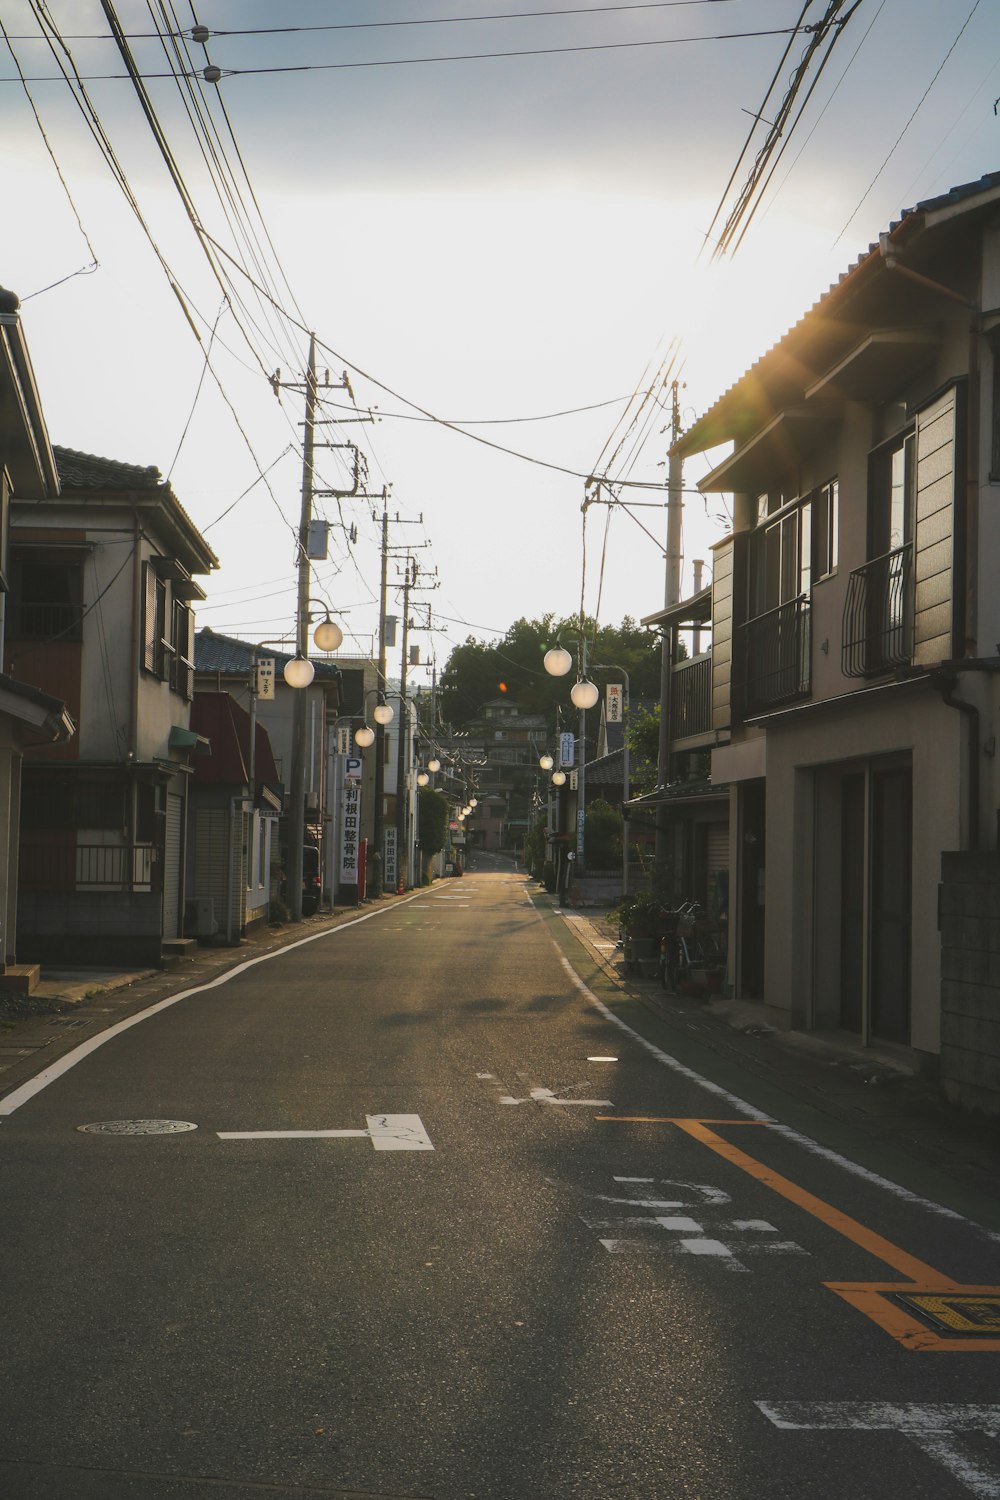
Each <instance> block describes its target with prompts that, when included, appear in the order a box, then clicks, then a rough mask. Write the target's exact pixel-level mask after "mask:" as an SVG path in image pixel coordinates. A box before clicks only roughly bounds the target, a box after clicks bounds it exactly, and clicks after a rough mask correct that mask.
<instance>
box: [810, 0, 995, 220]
mask: <svg viewBox="0 0 1000 1500" xmlns="http://www.w3.org/2000/svg"><path fill="white" fill-rule="evenodd" d="M980 4H981V0H976V3H975V4H974V5H973V7H972V9H971V10H970V11H969V14H968V15H967V16H966V18H965V20H964V21H963V22H962V25H961V26H960V27H959V31H958V35H957V36H956V38H955V40H954V41H953V42H952V44H951V46H950V47H949V48H948V50H947V52H946V53H945V55H944V57H943V58H942V59H941V63H940V65H939V67H938V69H937V72H936V73H935V74H934V77H933V78H932V79H931V81H930V83H929V84H928V85H927V87H926V88H925V89H924V91H923V93H922V94H921V96H920V98H919V99H918V100H917V104H916V108H915V109H914V111H913V113H912V114H911V116H910V118H909V119H908V120H907V122H906V124H905V125H904V126H903V128H902V130H901V131H900V132H899V134H898V135H897V137H896V139H895V140H894V141H893V143H892V146H891V148H890V150H889V152H888V154H887V155H886V157H885V159H884V160H883V162H882V165H881V166H880V167H879V169H878V171H877V172H876V173H875V176H874V177H873V178H872V180H871V182H870V183H869V184H868V186H867V187H866V188H865V190H864V192H863V193H862V195H861V197H860V199H859V200H858V203H857V206H856V208H855V209H854V212H853V213H852V214H851V216H850V218H849V219H848V221H847V223H846V224H845V225H844V227H843V229H842V230H841V231H840V233H839V234H838V235H837V238H836V239H835V240H834V242H833V243H834V245H839V244H840V242H841V240H842V239H843V238H844V235H845V234H846V233H847V231H848V229H849V228H850V226H851V224H852V223H853V222H854V220H855V218H856V217H857V215H858V212H859V210H860V208H861V205H862V204H863V203H864V201H865V199H866V198H867V197H868V195H869V193H870V192H871V190H872V188H873V187H874V186H875V184H876V182H878V180H879V178H880V177H881V176H882V173H883V172H884V171H885V169H886V167H887V166H888V165H889V162H890V161H891V159H892V157H893V156H894V155H895V152H896V147H897V146H898V145H899V143H900V141H901V140H902V139H903V136H904V135H905V134H906V132H907V131H908V130H909V128H910V126H911V125H912V124H913V122H914V120H915V119H916V117H917V114H918V113H919V111H920V109H921V106H922V105H923V103H924V100H925V99H926V98H927V95H928V94H929V93H930V91H931V89H932V88H933V87H934V85H935V84H936V83H937V81H938V79H939V78H940V76H941V74H942V72H943V71H944V67H945V64H946V63H947V61H948V59H949V57H950V56H951V54H952V53H953V52H954V50H955V48H956V47H957V46H958V44H959V42H960V41H961V40H962V37H963V35H964V34H965V29H966V27H967V26H968V24H969V22H970V21H971V20H972V18H973V16H974V15H975V14H976V11H977V10H978V9H979V6H980Z"/></svg>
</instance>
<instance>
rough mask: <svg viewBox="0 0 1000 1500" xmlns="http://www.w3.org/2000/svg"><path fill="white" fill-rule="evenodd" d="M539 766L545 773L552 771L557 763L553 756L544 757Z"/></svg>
mask: <svg viewBox="0 0 1000 1500" xmlns="http://www.w3.org/2000/svg"><path fill="white" fill-rule="evenodd" d="M538 764H539V765H540V766H541V768H542V770H543V771H551V770H552V767H553V765H554V764H555V762H554V761H553V759H552V757H551V755H543V756H541V758H540V759H539V762H538Z"/></svg>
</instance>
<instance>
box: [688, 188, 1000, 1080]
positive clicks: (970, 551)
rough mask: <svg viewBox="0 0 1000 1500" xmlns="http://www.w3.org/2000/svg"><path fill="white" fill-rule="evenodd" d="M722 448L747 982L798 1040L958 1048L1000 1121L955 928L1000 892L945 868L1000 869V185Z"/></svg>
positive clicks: (885, 272)
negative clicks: (948, 859)
mask: <svg viewBox="0 0 1000 1500" xmlns="http://www.w3.org/2000/svg"><path fill="white" fill-rule="evenodd" d="M723 444H730V445H731V451H729V452H728V453H727V454H726V456H724V457H721V458H719V457H718V456H716V459H715V462H714V466H713V467H712V469H711V471H710V472H709V474H708V475H707V476H706V477H705V478H703V479H701V480H700V481H699V487H700V488H701V489H703V490H706V491H709V490H711V491H726V492H732V494H733V496H734V526H733V531H732V534H731V535H729V536H728V537H726V538H725V539H724V540H723V541H721V542H720V543H719V544H718V545H717V546H716V548H715V552H714V574H713V587H712V630H713V644H712V653H711V661H710V673H711V730H712V733H713V734H715V735H718V736H719V739H720V741H724V740H725V739H727V738H728V739H729V743H728V744H727V743H724V742H722V743H720V744H719V745H718V747H717V748H715V749H713V750H712V756H711V779H712V783H713V784H714V785H715V786H716V787H718V786H719V785H720V784H723V783H725V784H728V787H729V791H728V794H727V795H728V800H729V813H730V821H729V827H730V837H729V864H730V871H731V878H732V882H733V886H734V889H733V897H732V903H731V918H732V920H731V922H730V952H729V960H730V964H729V968H730V979H731V982H732V983H733V985H734V988H735V991H736V993H737V994H739V995H743V996H745V997H756V998H758V999H760V1000H762V1001H763V1003H764V1005H765V1006H766V1011H767V1014H768V1015H769V1016H770V1017H771V1018H772V1019H773V1020H774V1021H776V1022H777V1023H778V1024H780V1025H784V1026H795V1027H804V1028H810V1029H822V1030H830V1029H832V1030H838V1031H841V1032H845V1033H848V1034H850V1035H852V1036H854V1037H857V1038H860V1039H862V1040H864V1041H865V1042H869V1041H870V1042H878V1043H880V1044H884V1045H889V1046H892V1045H896V1046H899V1047H902V1048H904V1049H908V1050H909V1051H910V1052H911V1054H913V1055H920V1056H924V1057H926V1058H929V1059H930V1058H936V1057H937V1056H938V1054H940V1053H942V1052H943V1051H944V1052H945V1053H946V1054H947V1057H946V1059H945V1072H946V1075H947V1076H948V1078H949V1079H950V1080H951V1086H952V1087H953V1089H954V1091H955V1092H956V1093H957V1094H961V1095H962V1096H963V1097H965V1098H967V1099H968V1100H970V1102H975V1103H978V1104H987V1103H989V1101H990V1100H991V1099H992V1100H993V1102H994V1103H997V1104H1000V1042H998V1041H997V1039H996V1037H995V1036H994V1035H993V1033H997V1032H998V1031H1000V1028H998V1026H997V1024H996V1019H997V1016H998V1015H1000V1005H998V1003H997V1002H998V991H997V989H996V988H995V986H996V970H997V964H998V962H1000V960H998V959H997V958H995V957H994V958H992V964H991V953H992V952H993V949H994V946H995V942H996V940H995V937H994V935H993V929H996V928H997V923H996V922H995V921H994V922H993V924H992V928H990V926H989V924H988V923H987V922H985V921H979V923H978V926H977V925H976V921H973V922H972V926H971V927H970V926H969V925H968V923H966V925H965V927H964V928H963V929H962V932H963V934H964V935H963V936H962V937H961V940H960V942H961V944H965V945H966V946H968V944H971V945H972V949H973V950H974V951H973V953H972V956H968V955H967V957H968V962H967V963H964V964H962V965H958V966H957V969H956V970H954V971H952V972H949V971H948V970H947V969H946V971H945V976H944V988H943V989H942V924H943V925H944V928H945V933H946V937H947V934H948V930H949V924H950V923H951V924H952V926H954V923H953V922H952V916H953V914H954V916H955V918H956V920H957V919H958V918H959V917H961V916H962V914H963V912H964V913H966V914H968V912H969V911H970V910H971V911H972V915H973V916H974V917H975V918H976V919H977V920H978V919H979V918H982V917H983V916H984V914H985V912H986V906H985V905H983V903H984V902H986V903H987V904H988V902H989V901H990V900H993V901H994V902H995V901H996V899H997V893H996V891H995V890H994V895H993V896H992V897H989V896H987V895H984V894H983V892H982V889H978V890H977V893H976V894H975V896H974V897H970V898H968V899H969V900H971V901H972V902H973V907H974V908H975V909H974V910H973V908H972V907H970V906H968V905H966V906H964V907H963V905H962V903H963V901H966V899H967V893H966V895H965V896H963V895H962V893H961V891H957V890H955V889H952V887H951V885H950V884H949V883H946V884H945V886H944V888H943V889H942V856H943V855H945V854H946V853H947V854H949V855H950V856H954V857H955V858H958V859H959V860H960V863H959V864H958V865H952V866H950V867H949V868H950V869H951V871H952V875H951V879H952V881H957V884H959V885H961V884H962V880H961V879H958V878H957V877H956V875H955V871H956V870H958V869H964V868H966V866H965V865H963V864H961V860H963V859H966V858H973V859H974V857H975V854H976V852H977V851H990V854H991V861H992V863H991V864H990V868H991V869H992V868H993V867H995V865H996V855H995V851H996V848H997V808H998V802H1000V778H998V771H997V758H996V737H997V715H998V709H1000V646H998V644H997V643H998V642H1000V590H998V589H997V586H996V579H997V573H998V568H1000V504H998V500H1000V173H995V174H991V175H990V176H988V177H985V178H983V179H982V180H981V181H979V182H975V183H970V184H967V185H965V186H963V187H959V188H956V189H954V190H953V191H951V192H949V193H946V194H943V195H942V196H940V197H937V198H933V199H930V200H928V201H926V202H923V203H920V204H918V205H917V206H916V208H914V209H911V210H909V211H908V212H906V213H904V214H903V216H902V217H901V218H900V219H899V220H898V221H897V222H896V223H894V224H892V225H891V226H890V228H889V229H888V230H887V231H886V232H885V233H884V234H883V235H881V236H880V240H879V243H878V245H875V246H872V247H871V248H870V249H869V250H868V251H867V252H866V253H865V254H864V255H862V256H861V258H860V259H859V260H858V261H857V262H856V263H855V264H854V265H853V266H851V268H850V269H849V270H848V271H847V272H846V273H845V274H844V275H843V276H842V277H841V278H840V280H839V281H838V282H837V283H836V284H835V285H834V286H833V287H831V288H830V289H829V291H828V292H826V293H825V295H823V296H822V297H821V298H820V300H819V301H818V302H817V303H816V304H815V305H814V306H813V307H812V308H811V309H810V311H809V312H807V313H806V315H805V316H804V317H803V318H802V319H801V321H800V322H798V323H797V324H796V325H795V326H794V327H793V328H792V329H791V330H790V331H789V332H788V333H787V334H786V335H785V336H784V337H783V338H782V339H781V340H779V342H778V343H777V344H775V345H774V347H773V348H771V349H769V350H768V351H767V352H766V353H764V354H763V355H762V356H761V357H760V359H758V360H757V362H756V363H755V364H754V365H753V366H752V368H751V369H750V370H748V371H747V372H746V374H744V375H743V376H742V378H741V379H740V380H739V381H737V382H736V384H735V385H734V386H732V387H731V389H729V390H728V391H726V392H725V394H724V395H722V396H720V398H719V399H718V400H717V401H716V402H715V404H714V405H713V406H712V407H711V408H710V409H709V410H708V411H707V412H706V413H705V414H704V416H702V417H700V418H699V419H698V420H697V421H696V422H695V423H694V425H693V426H692V427H691V428H690V429H689V430H688V431H687V432H686V433H685V434H684V435H683V436H682V437H681V438H680V440H679V441H678V442H677V444H676V445H675V452H676V453H677V454H678V455H680V456H682V457H684V458H691V457H692V456H693V455H695V454H701V453H706V452H709V451H710V450H713V449H719V448H720V447H721V445H723ZM979 878H980V877H979V876H976V879H977V880H978V879H979ZM962 879H964V877H962ZM969 881H970V882H971V884H972V885H974V884H975V881H973V880H972V877H971V876H970V877H969ZM977 902H978V905H977V904H976V903H977ZM991 911H992V915H993V916H994V917H995V916H997V915H1000V907H997V908H996V909H995V910H994V909H993V908H991ZM973 929H975V930H974V931H973ZM952 941H959V939H957V938H954V935H953V937H952V938H950V939H948V942H949V944H950V943H951V942H952ZM958 969H960V970H961V972H958ZM974 976H978V980H977V981H976V983H975V984H974V985H973V988H976V990H977V992H976V994H975V995H972V994H971V993H970V992H969V986H968V985H964V988H963V984H964V981H965V980H972V979H973V978H974ZM991 997H992V998H991ZM977 1007H978V1012H977ZM984 1007H986V1009H985V1010H984ZM990 1007H992V1009H990ZM987 1011H988V1012H989V1014H990V1015H992V1017H993V1020H992V1023H989V1022H988V1017H987ZM990 1024H992V1032H991V1031H990ZM990 1049H992V1054H991V1055H990V1056H987V1055H988V1054H990Z"/></svg>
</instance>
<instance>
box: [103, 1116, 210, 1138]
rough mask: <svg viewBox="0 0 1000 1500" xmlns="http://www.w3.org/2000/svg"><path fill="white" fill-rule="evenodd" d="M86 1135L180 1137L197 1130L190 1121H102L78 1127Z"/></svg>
mask: <svg viewBox="0 0 1000 1500" xmlns="http://www.w3.org/2000/svg"><path fill="white" fill-rule="evenodd" d="M76 1128H77V1130H82V1131H83V1132H84V1134H85V1135H179V1134H180V1133H181V1132H182V1131H184V1130H197V1129H198V1127H197V1125H192V1124H191V1122H190V1120H100V1121H98V1123H97V1124H95V1125H78V1126H77V1127H76Z"/></svg>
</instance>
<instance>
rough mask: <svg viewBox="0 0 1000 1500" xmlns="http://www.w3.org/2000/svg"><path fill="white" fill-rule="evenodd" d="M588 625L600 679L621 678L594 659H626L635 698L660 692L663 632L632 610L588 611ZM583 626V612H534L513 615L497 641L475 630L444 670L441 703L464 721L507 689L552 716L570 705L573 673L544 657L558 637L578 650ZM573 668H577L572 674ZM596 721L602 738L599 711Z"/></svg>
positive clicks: (620, 663) (451, 719) (453, 719)
mask: <svg viewBox="0 0 1000 1500" xmlns="http://www.w3.org/2000/svg"><path fill="white" fill-rule="evenodd" d="M584 631H585V633H586V636H587V656H588V661H589V662H592V663H595V667H594V678H595V680H596V681H598V682H599V683H601V684H603V683H605V682H614V681H616V680H618V681H620V680H621V677H620V674H619V676H618V677H617V678H616V675H615V672H614V671H613V670H609V671H603V670H600V669H599V668H598V667H597V666H596V663H603V664H605V665H606V666H607V667H609V668H614V667H624V668H625V670H626V671H627V672H628V674H629V679H630V684H631V691H632V700H633V702H634V701H635V700H636V699H639V698H654V699H658V698H659V696H660V638H659V636H658V635H654V634H651V633H650V632H649V631H647V630H644V629H643V628H642V627H641V626H639V625H637V624H636V622H635V620H633V619H631V618H630V617H629V616H626V617H625V619H624V620H623V621H622V623H621V624H620V625H601V626H597V625H596V624H595V622H594V621H593V620H592V619H587V620H585V621H584ZM578 634H579V621H578V620H574V619H561V620H560V619H557V618H556V616H554V615H551V614H549V615H543V616H542V617H541V619H536V620H528V619H523V618H522V619H520V620H515V621H514V623H513V624H512V625H511V626H510V627H509V628H508V630H507V631H506V633H505V634H504V635H503V637H502V638H501V639H500V640H499V641H493V642H489V641H481V640H476V638H475V637H474V636H469V637H468V639H467V640H465V641H464V642H463V643H462V644H461V645H460V646H456V647H455V649H454V651H453V652H452V653H451V655H450V657H449V658H448V661H447V664H446V666H445V669H444V672H443V673H442V677H441V708H442V714H443V716H444V718H445V720H446V721H447V722H448V723H450V724H453V725H454V726H455V727H457V728H461V727H463V726H464V725H465V724H467V723H468V722H469V721H470V719H474V718H475V717H476V716H477V714H478V713H479V712H480V710H481V708H482V705H483V704H484V703H488V702H489V701H490V700H491V699H493V698H499V697H501V696H503V695H505V694H506V695H509V697H510V698H511V700H512V701H515V702H517V703H518V704H519V706H520V707H521V709H522V710H523V711H524V712H525V713H530V714H544V715H545V717H546V718H547V719H548V720H549V721H550V722H551V723H553V724H554V723H555V717H556V709H557V707H558V708H560V709H562V710H563V711H564V712H566V713H572V712H573V710H572V709H571V708H570V706H569V684H568V682H567V679H566V678H565V677H550V676H549V674H548V673H547V672H546V671H545V668H544V667H543V665H542V658H543V657H544V655H545V653H546V651H547V650H548V649H549V647H550V646H554V645H555V644H556V642H557V641H558V640H560V638H561V639H562V640H563V641H564V642H565V644H566V647H567V649H568V650H570V651H572V652H573V654H574V655H576V654H577V652H578V650H579V648H578V646H577V644H576V637H577V636H578ZM572 675H573V674H572V672H571V673H570V680H571V679H572ZM590 723H591V727H592V729H593V730H594V734H595V741H596V725H597V716H596V715H593V716H592V718H591V721H590ZM589 738H590V737H589V735H588V740H589ZM591 748H592V747H591Z"/></svg>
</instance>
